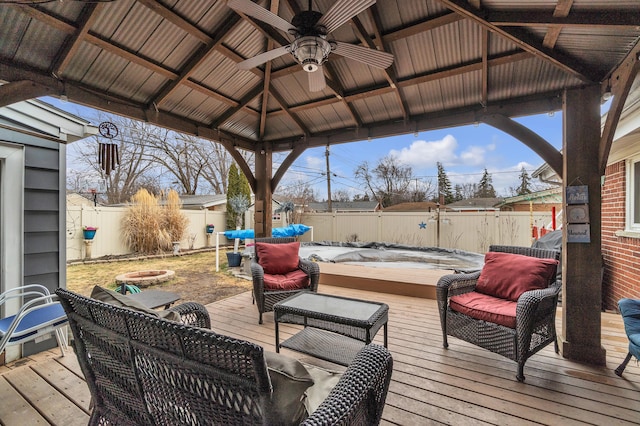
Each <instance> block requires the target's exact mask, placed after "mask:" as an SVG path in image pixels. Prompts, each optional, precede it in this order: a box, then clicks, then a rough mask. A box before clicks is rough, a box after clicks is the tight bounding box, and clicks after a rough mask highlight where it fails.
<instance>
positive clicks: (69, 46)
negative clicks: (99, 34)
mask: <svg viewBox="0 0 640 426" xmlns="http://www.w3.org/2000/svg"><path fill="white" fill-rule="evenodd" d="M103 8H104V3H102V4H100V3H93V4H87V5H85V6H84V7H83V8H82V14H81V17H80V19H79V20H78V21H79V22H78V24H79V25H78V27H77V29H76V31H74V33H73V34H72V35H71V36H70V37H69V39H68V40H67V43H66V44H65V47H64V48H63V50H62V52H59V53H58V54H57V55H56V59H55V61H54V62H53V66H52V67H51V72H53V73H54V74H55V75H58V76H60V75H62V74H63V73H64V70H65V69H66V68H67V66H68V65H69V62H70V61H71V59H73V57H74V56H75V54H76V52H77V51H78V49H79V48H80V46H81V45H82V43H83V42H84V41H85V38H86V36H87V35H88V34H89V29H90V28H91V26H92V25H93V24H94V22H95V21H96V19H97V18H98V14H99V13H100V11H101V10H102V9H103Z"/></svg>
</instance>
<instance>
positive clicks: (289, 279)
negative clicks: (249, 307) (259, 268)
mask: <svg viewBox="0 0 640 426" xmlns="http://www.w3.org/2000/svg"><path fill="white" fill-rule="evenodd" d="M308 286H309V276H308V275H307V274H306V273H305V272H304V271H303V270H301V269H296V270H295V271H291V272H287V273H286V274H264V288H265V289H266V290H301V289H303V288H307V287H308Z"/></svg>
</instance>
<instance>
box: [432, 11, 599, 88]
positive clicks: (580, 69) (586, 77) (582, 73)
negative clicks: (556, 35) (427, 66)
mask: <svg viewBox="0 0 640 426" xmlns="http://www.w3.org/2000/svg"><path fill="white" fill-rule="evenodd" d="M438 1H439V2H440V3H442V4H444V5H445V6H446V7H448V8H449V9H451V10H452V11H454V12H456V13H458V14H460V15H462V16H464V17H465V18H468V19H471V20H472V21H475V22H477V23H478V24H480V25H482V26H483V27H486V28H487V29H489V30H490V31H492V32H494V33H496V34H498V35H500V36H502V37H504V38H506V39H507V40H509V41H511V42H512V43H514V44H515V45H516V46H518V47H520V48H522V49H524V50H525V51H527V52H529V53H532V54H534V55H535V56H537V57H538V58H540V59H542V60H544V61H545V62H549V63H551V64H553V65H555V66H556V67H558V68H560V69H561V70H563V71H565V72H567V73H569V74H571V75H573V76H575V77H577V78H579V79H580V80H582V81H584V82H587V83H592V82H594V81H598V76H596V75H594V74H593V70H591V69H589V67H587V66H585V65H584V64H582V63H580V62H578V61H577V60H575V59H573V58H569V57H567V56H565V55H563V54H562V53H560V52H557V51H553V50H551V49H548V48H546V47H544V46H543V45H542V43H540V42H538V41H536V40H535V39H534V38H533V37H532V36H531V35H530V34H528V33H525V32H523V31H521V30H519V29H518V28H512V29H508V30H507V29H504V28H502V27H499V26H497V25H494V24H492V23H490V22H487V20H486V19H484V17H483V15H482V14H481V13H480V12H479V11H478V10H477V9H474V8H473V7H471V6H470V5H469V4H468V3H467V2H465V1H463V0H438Z"/></svg>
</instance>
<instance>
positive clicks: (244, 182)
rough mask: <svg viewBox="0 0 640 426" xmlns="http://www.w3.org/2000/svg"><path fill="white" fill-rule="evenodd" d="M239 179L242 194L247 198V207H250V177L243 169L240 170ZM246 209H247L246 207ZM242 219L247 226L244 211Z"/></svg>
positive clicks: (243, 225) (243, 224)
mask: <svg viewBox="0 0 640 426" xmlns="http://www.w3.org/2000/svg"><path fill="white" fill-rule="evenodd" d="M238 180H239V182H240V183H239V186H240V194H241V195H242V196H243V197H244V199H245V200H246V203H247V208H248V206H250V205H251V186H250V185H249V179H247V177H246V176H245V175H244V173H242V171H240V170H238ZM245 211H246V209H245ZM236 219H237V218H236ZM241 220H242V227H243V228H246V224H245V223H244V220H245V215H244V211H243V212H242V218H241Z"/></svg>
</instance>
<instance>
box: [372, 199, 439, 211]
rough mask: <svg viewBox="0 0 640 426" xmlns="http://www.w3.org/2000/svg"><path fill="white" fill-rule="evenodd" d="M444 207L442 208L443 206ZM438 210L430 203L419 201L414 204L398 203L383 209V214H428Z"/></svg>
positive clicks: (434, 204)
mask: <svg viewBox="0 0 640 426" xmlns="http://www.w3.org/2000/svg"><path fill="white" fill-rule="evenodd" d="M443 207H444V206H443ZM436 208H438V204H437V203H434V202H432V201H420V202H415V203H400V204H394V205H393V206H389V207H385V208H384V209H383V210H384V211H385V212H416V211H422V212H428V211H432V210H435V209H436Z"/></svg>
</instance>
